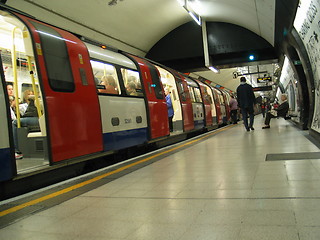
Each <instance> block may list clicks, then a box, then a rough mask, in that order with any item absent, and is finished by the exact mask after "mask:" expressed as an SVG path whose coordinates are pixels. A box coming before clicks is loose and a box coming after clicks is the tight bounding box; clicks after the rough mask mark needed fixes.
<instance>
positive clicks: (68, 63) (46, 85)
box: [15, 14, 103, 164]
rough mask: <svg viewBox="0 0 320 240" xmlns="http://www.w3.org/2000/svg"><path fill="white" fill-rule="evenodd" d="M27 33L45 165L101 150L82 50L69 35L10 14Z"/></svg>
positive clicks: (96, 107)
mask: <svg viewBox="0 0 320 240" xmlns="http://www.w3.org/2000/svg"><path fill="white" fill-rule="evenodd" d="M15 15H16V16H18V17H19V18H20V19H21V20H22V21H23V22H24V23H25V24H26V25H27V27H28V30H29V32H26V33H25V34H26V37H27V36H28V33H30V35H31V38H32V40H33V41H32V44H33V49H34V50H35V52H36V54H35V64H36V65H37V69H38V74H39V82H40V84H42V91H43V96H44V105H45V106H44V107H45V108H44V109H45V111H44V115H45V119H46V133H47V136H48V142H49V147H50V149H49V160H50V163H51V164H52V163H55V162H59V161H62V160H66V159H71V158H76V157H79V156H84V155H88V154H92V153H95V152H99V151H102V150H103V144H102V126H101V116H100V109H99V102H98V96H97V93H96V87H95V83H94V78H93V73H92V68H91V65H90V58H89V54H88V50H87V48H86V46H85V45H84V43H83V42H82V41H80V39H78V38H77V37H75V36H74V35H72V34H71V33H69V32H66V31H64V30H61V29H59V28H56V27H53V26H50V25H48V24H45V23H42V22H40V21H37V20H35V19H32V18H29V17H26V16H23V15H20V14H15Z"/></svg>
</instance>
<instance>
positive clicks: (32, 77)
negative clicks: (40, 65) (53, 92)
mask: <svg viewBox="0 0 320 240" xmlns="http://www.w3.org/2000/svg"><path fill="white" fill-rule="evenodd" d="M27 59H28V69H29V73H30V77H31V82H32V90H33V92H34V96H35V104H36V108H37V112H38V117H39V118H40V117H41V116H42V112H41V108H40V102H39V94H38V91H37V88H36V81H35V78H34V74H33V70H32V63H31V57H30V56H27Z"/></svg>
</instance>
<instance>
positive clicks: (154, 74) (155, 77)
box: [149, 66, 164, 99]
mask: <svg viewBox="0 0 320 240" xmlns="http://www.w3.org/2000/svg"><path fill="white" fill-rule="evenodd" d="M149 68H150V73H151V78H152V87H153V88H154V93H155V95H156V98H157V99H163V98H164V97H163V92H162V87H161V84H160V78H159V74H158V71H157V69H156V68H155V67H153V66H152V67H151V66H149Z"/></svg>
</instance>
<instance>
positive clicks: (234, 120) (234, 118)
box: [230, 109, 238, 123]
mask: <svg viewBox="0 0 320 240" xmlns="http://www.w3.org/2000/svg"><path fill="white" fill-rule="evenodd" d="M230 113H231V120H232V123H237V122H238V121H237V119H238V110H237V109H235V110H231V111H230Z"/></svg>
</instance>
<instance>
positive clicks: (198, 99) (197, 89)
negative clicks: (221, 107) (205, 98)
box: [193, 88, 202, 102]
mask: <svg viewBox="0 0 320 240" xmlns="http://www.w3.org/2000/svg"><path fill="white" fill-rule="evenodd" d="M193 90H194V95H195V97H196V102H202V98H201V93H200V89H199V88H193Z"/></svg>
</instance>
